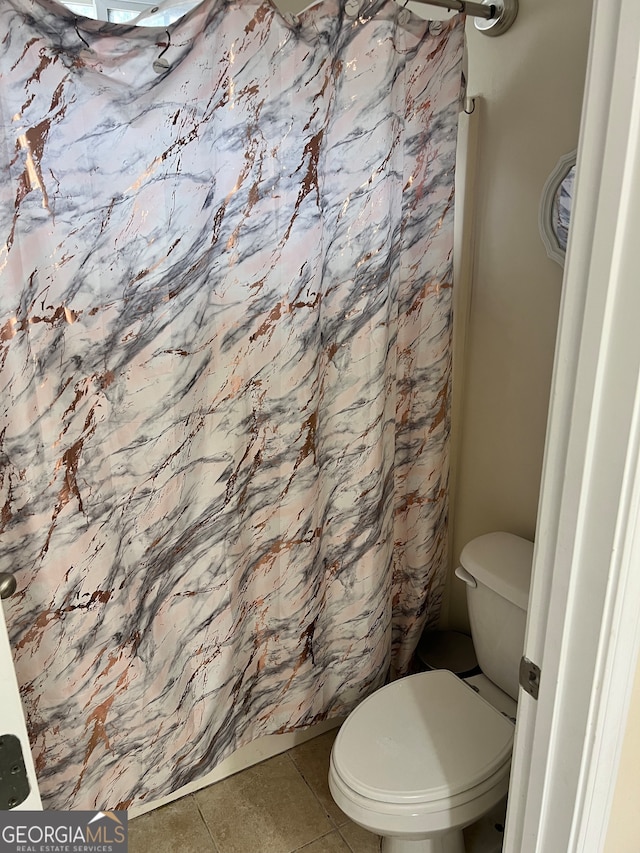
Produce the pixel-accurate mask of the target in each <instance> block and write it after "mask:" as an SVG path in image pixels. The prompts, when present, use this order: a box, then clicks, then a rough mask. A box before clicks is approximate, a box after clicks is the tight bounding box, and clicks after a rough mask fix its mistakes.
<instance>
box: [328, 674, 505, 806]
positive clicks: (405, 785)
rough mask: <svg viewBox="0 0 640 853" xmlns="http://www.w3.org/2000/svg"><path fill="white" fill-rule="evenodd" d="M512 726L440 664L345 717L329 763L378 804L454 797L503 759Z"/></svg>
mask: <svg viewBox="0 0 640 853" xmlns="http://www.w3.org/2000/svg"><path fill="white" fill-rule="evenodd" d="M513 732H514V726H513V723H511V722H510V720H508V719H507V718H506V717H504V716H503V715H502V714H501V713H500V712H499V711H497V710H496V709H495V708H494V707H493V706H491V705H489V703H488V702H486V701H485V700H484V699H482V698H481V697H480V696H479V695H478V694H477V693H476V692H475V691H474V690H473V689H472V688H471V687H469V686H468V685H467V684H465V683H464V681H462V680H461V679H459V678H458V677H457V676H455V675H453V673H451V672H448V671H446V670H436V671H433V672H423V673H420V674H419V675H412V676H409V677H408V678H403V679H400V680H398V681H394V682H393V683H391V684H388V685H387V686H386V687H383V688H382V689H381V690H378V691H377V692H376V693H374V694H373V695H371V696H369V698H368V699H365V700H364V702H362V703H361V704H360V705H359V706H358V707H357V708H356V709H355V711H353V712H352V713H351V714H350V716H349V717H348V718H347V720H346V722H345V723H343V725H342V728H341V729H340V732H339V734H338V737H337V738H336V742H335V746H334V748H333V756H332V759H333V763H334V767H335V769H336V771H337V772H338V773H339V775H340V776H341V777H342V779H343V780H344V781H345V782H346V783H347V784H348V785H349V786H350V787H351V788H352V789H353V790H355V791H357V792H358V793H360V794H362V795H364V796H366V797H369V798H370V799H373V800H379V801H382V802H390V803H401V802H426V801H433V800H439V799H443V798H445V797H452V796H455V795H456V794H459V793H462V792H463V791H466V790H469V789H470V788H473V787H474V786H475V785H478V784H480V783H481V782H483V781H485V780H486V779H488V778H489V777H490V776H491V775H492V774H493V773H495V772H497V771H498V770H499V769H500V768H501V767H502V766H503V765H504V764H505V763H508V762H509V759H510V756H511V750H512V746H513Z"/></svg>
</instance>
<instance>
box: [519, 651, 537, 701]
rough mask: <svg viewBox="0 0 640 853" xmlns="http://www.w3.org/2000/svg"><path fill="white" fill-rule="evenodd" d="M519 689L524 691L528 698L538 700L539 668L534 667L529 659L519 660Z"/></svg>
mask: <svg viewBox="0 0 640 853" xmlns="http://www.w3.org/2000/svg"><path fill="white" fill-rule="evenodd" d="M519 681H520V687H522V689H523V690H525V691H526V692H527V693H528V694H529V696H533V698H534V699H537V698H538V691H539V690H540V667H539V666H536V664H535V663H534V662H533V661H530V660H529V658H525V657H523V658H522V659H521V660H520V678H519Z"/></svg>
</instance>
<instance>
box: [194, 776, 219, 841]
mask: <svg viewBox="0 0 640 853" xmlns="http://www.w3.org/2000/svg"><path fill="white" fill-rule="evenodd" d="M214 784H215V783H214ZM201 790H203V789H201ZM189 796H190V797H191V799H192V800H193V802H194V803H195V806H196V808H197V809H198V814H199V815H200V820H201V821H202V822H203V824H204V825H205V828H206V830H207V835H208V836H209V838H210V839H211V843H212V844H213V851H212V853H219V851H218V845H217V844H216V842H215V839H214V837H213V835H211V830H210V829H209V824H208V823H207V821H206V819H205V816H204V815H203V814H202V809H201V808H200V803H199V802H198V799H197V797H194V796H193V794H189Z"/></svg>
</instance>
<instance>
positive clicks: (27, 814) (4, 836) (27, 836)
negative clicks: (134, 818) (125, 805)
mask: <svg viewBox="0 0 640 853" xmlns="http://www.w3.org/2000/svg"><path fill="white" fill-rule="evenodd" d="M127 830H128V827H127V813H126V812H53V811H52V812H31V811H24V812H21V811H9V812H0V853H126V851H127V849H128V845H127V839H128V831H127Z"/></svg>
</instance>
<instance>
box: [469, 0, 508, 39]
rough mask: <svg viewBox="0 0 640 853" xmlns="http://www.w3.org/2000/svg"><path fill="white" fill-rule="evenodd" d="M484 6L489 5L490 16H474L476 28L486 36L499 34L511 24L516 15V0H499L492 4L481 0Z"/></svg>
mask: <svg viewBox="0 0 640 853" xmlns="http://www.w3.org/2000/svg"><path fill="white" fill-rule="evenodd" d="M482 4H483V5H484V6H489V7H491V12H492V14H491V17H490V18H476V20H475V25H476V29H477V30H480V32H482V33H484V34H485V35H486V36H501V35H502V33H506V31H507V30H508V29H509V28H510V27H511V26H512V25H513V23H514V21H515V19H516V18H517V17H518V0H500V2H498V3H496V4H493V3H489V2H486V0H482Z"/></svg>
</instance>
